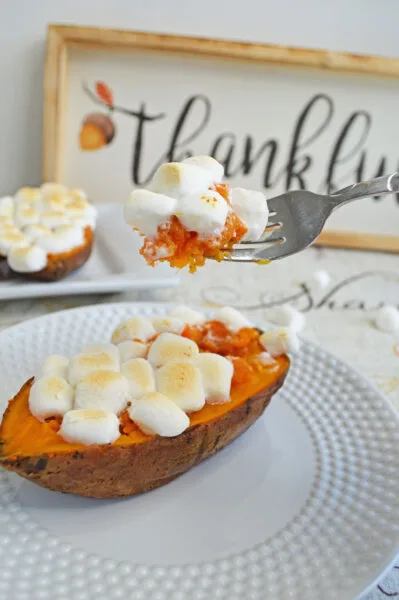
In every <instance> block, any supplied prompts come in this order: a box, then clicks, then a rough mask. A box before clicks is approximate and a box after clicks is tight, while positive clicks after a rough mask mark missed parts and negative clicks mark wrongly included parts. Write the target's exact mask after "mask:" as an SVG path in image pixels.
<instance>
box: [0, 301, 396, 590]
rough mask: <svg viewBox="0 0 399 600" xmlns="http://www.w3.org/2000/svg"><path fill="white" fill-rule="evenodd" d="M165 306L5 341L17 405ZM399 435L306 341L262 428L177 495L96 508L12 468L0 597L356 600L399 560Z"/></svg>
mask: <svg viewBox="0 0 399 600" xmlns="http://www.w3.org/2000/svg"><path fill="white" fill-rule="evenodd" d="M164 310H165V306H163V305H161V304H157V305H154V304H108V305H99V306H92V307H88V308H79V309H74V310H68V311H63V312H59V313H56V314H53V315H50V316H46V317H41V318H39V319H34V320H32V321H29V322H25V323H23V324H21V325H18V326H16V327H12V328H10V329H9V330H6V331H5V332H3V333H1V334H0V374H1V375H0V376H1V385H0V394H1V398H0V399H1V401H2V405H5V403H6V401H7V399H8V398H10V397H11V396H12V395H13V394H15V393H16V392H17V390H18V389H19V387H20V386H21V384H22V383H23V382H24V381H25V380H26V379H27V378H28V377H30V376H31V375H32V374H34V373H35V372H37V369H38V367H39V365H40V363H41V361H42V359H43V358H44V357H45V356H46V355H47V354H49V353H63V354H67V355H70V354H72V353H76V352H77V351H79V349H80V348H81V347H82V345H84V344H88V343H94V342H100V341H104V340H107V339H109V336H110V334H111V331H112V330H113V328H114V327H115V326H116V324H117V323H118V322H120V321H121V320H122V319H125V318H127V317H128V316H130V315H136V314H141V315H147V316H152V315H156V314H162V313H163V312H164ZM398 468H399V424H398V419H397V417H396V414H395V413H394V411H393V410H392V409H391V408H390V406H389V404H388V402H387V401H386V400H385V399H384V398H383V397H382V396H381V395H380V393H379V392H378V391H377V390H376V389H375V388H374V387H373V386H372V385H371V384H370V383H369V382H367V381H366V380H364V379H363V378H362V377H360V376H359V375H358V374H357V373H355V372H354V371H353V370H352V369H351V368H350V367H349V366H347V365H346V364H344V363H343V362H341V361H340V360H338V359H337V358H335V357H334V356H332V355H330V354H328V353H327V352H325V351H324V350H322V349H321V348H319V347H318V346H315V345H313V344H310V343H303V347H302V350H301V352H300V353H299V354H298V355H297V356H295V357H294V358H293V361H292V367H291V370H290V374H289V376H288V380H287V382H286V384H285V386H284V387H283V388H282V390H281V391H280V392H279V393H278V394H277V395H276V396H275V397H274V398H273V400H272V402H271V405H270V407H269V408H267V409H266V411H265V414H264V415H263V417H262V418H260V419H259V420H258V421H257V423H256V424H255V425H254V426H253V427H252V428H251V429H250V430H249V431H248V432H246V433H245V434H243V435H242V436H241V437H240V438H239V439H238V440H236V441H235V442H233V443H232V444H231V445H230V446H228V447H227V448H225V449H224V450H222V451H221V452H220V453H218V454H217V455H216V456H214V457H212V458H210V459H209V460H207V461H205V462H204V463H202V464H200V465H199V466H197V467H196V468H194V469H192V470H191V471H189V472H188V473H186V474H185V475H183V476H181V477H180V478H178V479H177V480H175V481H174V482H173V483H170V484H169V485H166V486H164V487H162V488H159V489H157V490H154V491H152V492H149V493H147V494H143V495H140V496H137V497H131V498H127V499H122V500H121V499H119V500H94V499H87V498H79V497H75V496H70V495H62V494H59V493H55V492H50V491H48V490H46V489H42V488H40V487H38V486H36V485H34V484H33V483H30V482H28V481H26V480H23V479H21V478H19V477H18V476H16V475H14V474H10V473H8V472H6V471H3V470H0V503H1V509H0V542H1V544H0V550H1V557H0V561H1V569H0V598H1V600H6V599H7V600H31V599H41V600H112V599H114V598H115V599H116V598H123V599H124V600H215V599H216V600H217V599H222V600H283V599H284V600H287V599H289V598H293V599H294V600H352V599H353V598H355V597H357V596H358V595H359V594H360V593H361V592H362V590H364V589H365V588H367V587H368V586H369V585H371V584H372V583H373V582H374V581H375V579H376V578H377V577H378V576H379V575H380V574H381V573H382V572H383V571H384V570H385V569H386V568H387V566H388V565H389V564H390V563H392V561H393V560H394V558H395V556H396V553H397V551H398V548H399V544H398V542H399V473H398Z"/></svg>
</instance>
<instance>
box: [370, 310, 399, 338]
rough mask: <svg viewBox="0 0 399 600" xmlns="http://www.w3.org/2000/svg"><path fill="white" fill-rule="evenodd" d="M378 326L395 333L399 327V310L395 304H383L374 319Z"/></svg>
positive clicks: (380, 328) (382, 329)
mask: <svg viewBox="0 0 399 600" xmlns="http://www.w3.org/2000/svg"><path fill="white" fill-rule="evenodd" d="M374 322H375V325H376V327H377V328H378V329H379V330H380V331H385V332H386V333H394V332H395V331H398V329H399V310H398V309H397V308H396V307H395V306H383V307H382V308H380V309H379V310H378V311H377V313H376V315H375V319H374Z"/></svg>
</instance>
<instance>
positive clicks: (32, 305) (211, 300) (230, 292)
mask: <svg viewBox="0 0 399 600" xmlns="http://www.w3.org/2000/svg"><path fill="white" fill-rule="evenodd" d="M317 269H325V270H327V271H328V272H329V273H330V275H331V277H332V282H331V285H330V286H329V287H328V288H327V289H326V290H324V291H322V292H320V291H314V290H313V289H312V286H311V278H312V274H313V273H314V271H315V270H317ZM292 297H294V298H296V299H294V300H291V301H290V303H291V304H292V305H294V306H296V307H297V308H298V309H300V310H302V311H304V312H305V313H306V317H307V324H306V328H305V330H304V332H303V336H304V337H306V338H308V339H310V340H312V341H316V342H318V343H319V344H321V345H322V346H324V347H325V348H327V349H328V350H330V351H332V352H334V353H335V354H336V355H338V356H339V357H340V358H342V359H344V360H346V361H347V362H348V363H350V364H351V365H352V366H353V367H355V368H356V369H357V370H358V371H360V372H361V373H363V374H364V375H365V376H366V377H368V378H369V379H370V380H371V381H373V382H374V384H376V385H377V386H378V387H379V388H380V389H381V390H382V392H383V393H384V394H385V395H386V397H387V398H388V399H389V400H390V402H392V404H393V405H394V406H395V407H396V409H399V332H396V333H392V334H388V333H382V332H380V331H378V330H377V329H376V328H375V327H374V326H373V324H372V318H373V314H374V311H375V308H376V307H377V306H379V305H381V304H383V303H386V304H394V305H396V306H399V256H398V255H396V256H395V255H389V254H380V253H371V252H356V251H345V250H330V249H319V248H312V249H310V250H307V251H305V252H303V253H302V254H300V255H298V256H295V257H292V258H289V259H286V260H283V261H281V262H276V263H273V264H271V265H267V266H259V265H240V266H237V265H233V264H227V263H223V264H217V263H212V262H209V263H208V264H207V265H205V267H203V268H201V269H199V270H198V272H197V273H195V275H194V276H193V275H190V274H188V273H185V272H182V273H181V286H180V287H178V288H172V289H164V290H152V291H137V292H129V293H124V294H112V295H107V296H98V295H97V296H79V297H74V298H73V297H63V298H47V299H29V300H18V301H3V302H0V329H5V328H6V327H10V326H12V325H15V324H17V323H20V322H21V321H24V320H26V319H30V318H32V317H36V316H40V315H44V314H48V313H52V312H54V311H58V310H63V309H67V308H73V307H76V306H82V305H87V304H97V303H100V302H116V301H124V302H125V301H166V302H179V303H185V304H196V305H201V304H202V305H204V306H208V307H212V306H217V305H230V306H235V307H236V308H239V309H240V310H242V311H243V312H244V313H246V314H247V315H248V316H249V317H250V318H253V319H254V320H258V321H261V320H265V319H266V320H267V319H268V317H270V315H271V314H272V308H270V304H271V303H273V302H280V303H281V302H284V299H287V298H292ZM397 564H398V566H397V567H395V568H393V569H391V570H390V572H389V573H388V574H387V575H386V576H385V577H384V578H383V579H382V581H380V583H379V585H378V586H375V588H374V589H373V590H372V591H371V592H369V593H368V594H366V595H364V596H363V597H362V600H381V599H383V598H388V597H398V598H399V558H398V562H397ZM337 600H339V599H338V598H337Z"/></svg>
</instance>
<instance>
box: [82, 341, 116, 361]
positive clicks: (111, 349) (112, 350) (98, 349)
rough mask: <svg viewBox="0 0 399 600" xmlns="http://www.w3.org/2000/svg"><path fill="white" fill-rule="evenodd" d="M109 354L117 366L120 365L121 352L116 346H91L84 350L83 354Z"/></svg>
mask: <svg viewBox="0 0 399 600" xmlns="http://www.w3.org/2000/svg"><path fill="white" fill-rule="evenodd" d="M103 353H104V354H108V355H109V356H110V357H111V358H112V360H113V361H114V362H115V364H118V363H119V360H120V357H119V351H118V348H117V347H116V346H115V344H90V345H89V346H86V347H85V348H83V350H82V354H103Z"/></svg>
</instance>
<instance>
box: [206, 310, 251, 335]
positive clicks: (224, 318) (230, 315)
mask: <svg viewBox="0 0 399 600" xmlns="http://www.w3.org/2000/svg"><path fill="white" fill-rule="evenodd" d="M214 319H215V321H220V323H223V325H225V327H227V329H229V330H230V331H234V332H236V331H239V330H240V329H243V328H244V327H252V325H251V323H250V321H248V319H247V318H246V317H244V315H243V314H241V313H240V312H239V311H238V310H236V309H235V308H231V307H230V306H224V307H223V308H219V310H217V311H216V312H215V316H214Z"/></svg>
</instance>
